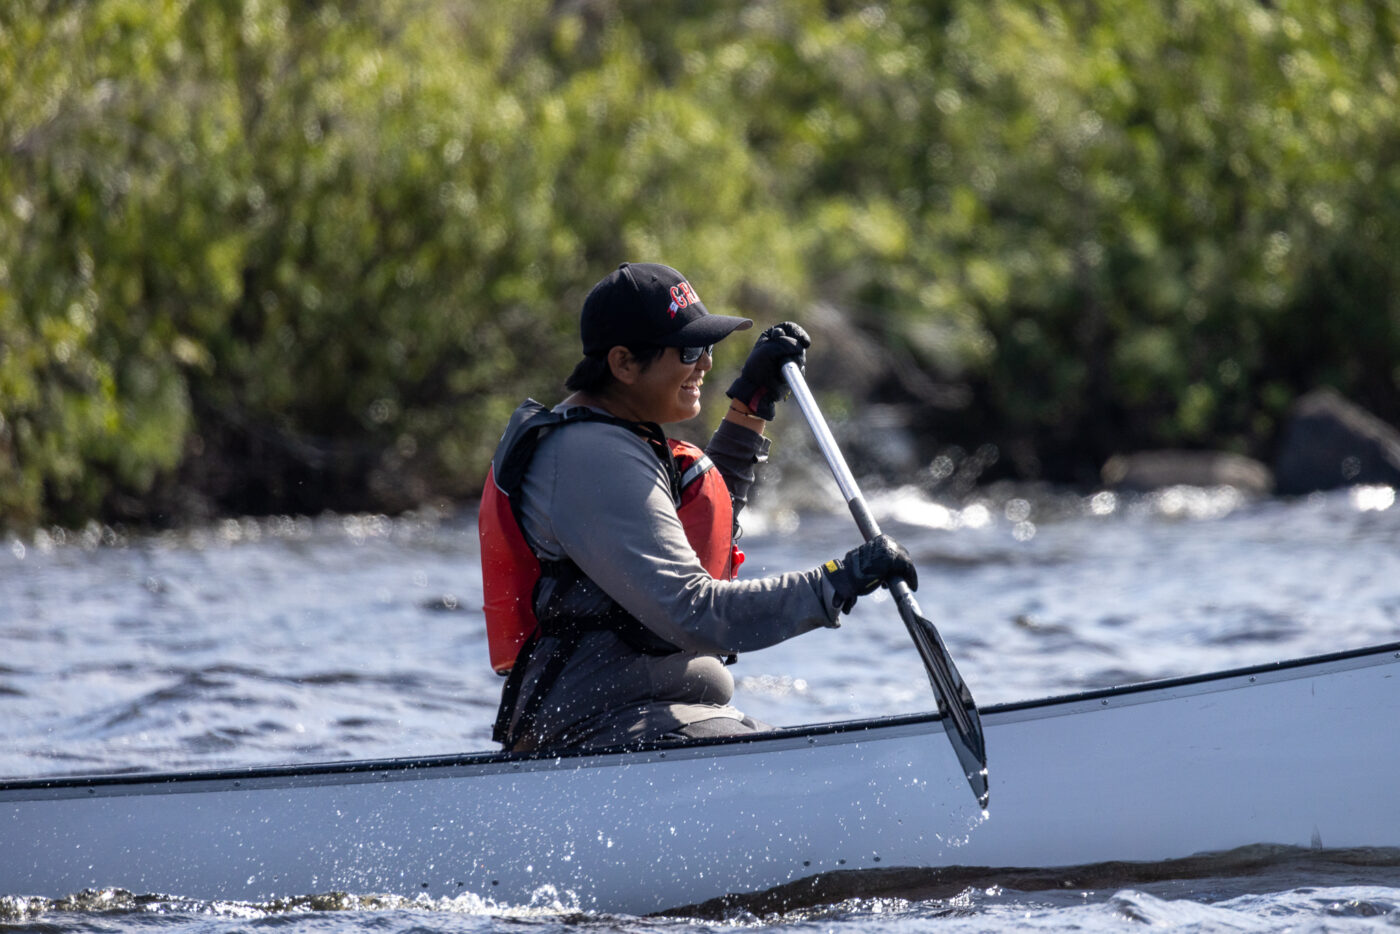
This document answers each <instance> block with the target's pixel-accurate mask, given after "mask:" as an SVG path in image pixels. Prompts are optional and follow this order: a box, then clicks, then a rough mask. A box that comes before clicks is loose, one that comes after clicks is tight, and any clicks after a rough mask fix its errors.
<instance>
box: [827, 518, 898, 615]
mask: <svg viewBox="0 0 1400 934" xmlns="http://www.w3.org/2000/svg"><path fill="white" fill-rule="evenodd" d="M822 571H823V573H825V574H826V577H827V580H829V581H831V587H832V590H834V591H835V592H836V608H837V609H839V610H840V611H841V612H842V613H849V612H851V607H853V606H855V605H856V598H857V597H863V596H865V595H866V594H868V593H870V592H872V591H873V590H874V589H875V588H876V587H879V586H880V585H881V584H888V583H890V582H891V581H894V580H903V581H904V582H905V583H906V584H908V585H909V589H910V590H918V589H919V572H918V571H917V570H916V569H915V568H914V562H913V560H911V559H910V557H909V552H908V551H906V550H905V549H904V546H903V545H901V544H900V543H899V542H897V541H895V540H894V539H892V538H890V537H889V536H888V535H878V536H876V537H875V538H872V539H871V540H870V541H868V542H866V543H865V544H864V545H861V546H860V547H859V548H853V549H851V550H850V551H849V552H847V554H846V557H845V558H841V559H836V558H832V559H831V560H830V561H828V562H827V563H826V564H823V565H822Z"/></svg>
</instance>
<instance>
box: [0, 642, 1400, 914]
mask: <svg viewBox="0 0 1400 934" xmlns="http://www.w3.org/2000/svg"><path fill="white" fill-rule="evenodd" d="M982 721H983V727H984V730H985V735H986V741H987V750H988V758H989V764H990V773H991V795H992V797H991V807H990V817H984V815H983V813H982V812H981V811H980V809H978V808H977V806H976V804H975V802H974V801H973V799H972V796H971V794H969V792H968V790H967V786H966V782H965V781H964V779H963V777H962V773H961V770H960V768H959V766H958V763H957V761H956V759H955V758H954V756H953V753H952V751H951V748H950V746H949V744H948V743H947V742H946V739H945V738H944V737H943V736H942V735H940V734H941V733H942V730H943V727H942V724H941V722H940V721H938V720H937V719H935V718H930V717H903V718H885V719H880V720H871V721H858V722H853V723H845V724H832V725H827V726H821V727H810V728H803V729H796V730H787V731H780V732H779V733H777V734H773V735H771V736H766V737H763V738H750V739H745V740H740V741H719V742H707V743H698V744H693V745H687V746H683V747H672V748H668V749H659V748H658V749H653V750H649V751H640V752H628V753H613V754H594V755H570V756H564V757H560V758H552V757H551V758H537V757H534V758H532V757H519V756H507V755H478V756H463V757H441V758H433V759H424V760H414V761H407V760H386V761H383V762H359V763H340V764H327V765H319V766H308V767H301V768H286V769H246V770H238V771H227V772H205V773H184V774H179V775H165V776H110V777H93V778H75V779H55V780H51V781H41V780H31V781H22V782H9V783H5V784H0V839H4V840H5V841H6V844H5V848H4V852H3V853H0V895H5V894H13V895H43V896H49V897H57V896H62V895H66V894H70V893H73V892H77V891H80V890H82V889H85V888H102V887H119V888H124V889H128V890H131V891H134V892H159V893H165V894H172V895H181V896H186V897H192V898H206V899H233V900H259V901H260V900H266V899H269V898H274V897H282V896H289V895H299V894H306V893H313V892H325V891H350V892H357V893H371V892H384V893H397V894H401V895H410V896H411V895H416V894H419V893H422V894H426V895H429V896H432V897H444V896H456V895H466V894H471V895H474V896H477V897H480V898H483V899H487V900H491V901H494V902H497V903H502V904H530V903H532V902H540V901H544V902H555V901H561V902H563V903H564V904H566V905H576V906H578V907H580V908H584V909H590V910H603V911H622V912H628V913H634V914H640V913H646V912H652V911H659V910H664V909H667V908H672V907H675V906H677V905H685V904H694V903H698V902H701V901H705V900H707V899H711V898H715V897H718V896H721V895H725V894H728V893H735V892H757V891H762V890H765V889H768V888H771V887H774V886H777V885H781V884H784V883H788V882H791V881H793V880H796V879H801V878H805V877H808V876H813V875H816V874H819V873H825V872H831V871H837V870H853V869H867V868H893V867H929V868H934V867H946V866H988V867H1053V866H1069V865H1082V864H1086V863H1095V862H1105V861H1110V860H1164V859H1174V858H1180V857H1185V856H1190V855H1192V854H1196V853H1201V852H1207V851H1218V850H1226V849H1232V848H1235V847H1240V846H1246V845H1250V844H1257V843H1277V844H1286V845H1302V846H1307V845H1325V846H1327V847H1361V846H1375V847H1394V846H1400V792H1397V791H1396V786H1395V783H1394V776H1395V775H1396V774H1400V739H1397V734H1396V733H1395V730H1394V724H1395V723H1396V722H1400V646H1387V647H1379V648H1376V649H1370V650H1363V651H1359V652H1353V653H1347V654H1344V655H1338V656H1331V657H1328V658H1320V659H1311V660H1303V661H1300V662H1295V663H1287V664H1280V665H1274V666H1266V667H1261V668H1256V669H1250V670H1242V671H1237V672H1230V673H1223V674H1219V675H1213V676H1206V677H1201V678H1192V679H1180V680H1177V681H1171V682H1160V683H1156V684H1148V685H1138V686H1132V687H1128V688H1123V689H1117V690H1112V691H1101V692H1092V693H1088V694H1082V695H1077V696H1075V697H1069V698H1058V699H1051V700H1046V701H1040V702H1034V703H1026V704H1014V705H1004V706H1000V707H993V708H988V709H985V710H984V711H983V712H982Z"/></svg>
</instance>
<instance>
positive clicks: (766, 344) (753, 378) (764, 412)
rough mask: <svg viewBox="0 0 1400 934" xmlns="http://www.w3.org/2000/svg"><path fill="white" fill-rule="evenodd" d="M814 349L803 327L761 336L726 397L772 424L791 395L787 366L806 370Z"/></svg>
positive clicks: (787, 324) (776, 328) (777, 328)
mask: <svg viewBox="0 0 1400 934" xmlns="http://www.w3.org/2000/svg"><path fill="white" fill-rule="evenodd" d="M810 346H812V339H811V338H810V337H808V336H807V332H806V331H804V330H802V328H801V327H800V326H799V325H796V324H794V323H792V322H791V321H784V322H783V323H782V324H775V325H773V326H772V327H771V328H769V329H768V330H766V331H764V332H763V333H762V334H760V335H759V336H758V340H757V341H756V342H755V343H754V345H753V350H751V351H749V358H748V359H747V360H745V361H744V367H743V369H742V370H740V371H739V376H738V377H737V378H736V379H735V380H734V382H732V383H730V384H729V388H728V389H726V390H725V395H727V396H729V398H731V399H738V400H739V401H740V402H742V403H744V405H747V406H748V407H749V409H750V410H752V411H753V413H754V414H755V415H757V416H758V417H759V418H761V419H763V420H764V421H772V420H773V416H774V415H776V414H777V405H778V402H779V401H780V400H781V399H782V398H783V397H784V396H786V395H787V391H788V385H787V380H785V379H783V364H784V363H787V362H788V361H789V360H792V361H794V362H795V363H796V364H797V365H798V367H805V366H806V365H807V348H808V347H810Z"/></svg>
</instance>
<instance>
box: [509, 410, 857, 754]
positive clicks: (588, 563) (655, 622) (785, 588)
mask: <svg viewBox="0 0 1400 934" xmlns="http://www.w3.org/2000/svg"><path fill="white" fill-rule="evenodd" d="M706 450H707V453H709V454H710V455H711V458H712V459H713V460H715V462H716V464H717V466H719V467H720V468H721V474H722V475H724V476H725V479H726V482H727V483H728V484H729V486H730V490H731V493H732V494H734V495H735V500H736V502H735V506H736V508H737V507H739V506H741V505H742V504H743V502H744V500H745V498H746V494H747V489H748V486H749V485H750V484H751V483H752V478H753V466H752V465H753V464H754V463H756V462H757V461H758V460H759V458H760V456H761V454H762V452H763V451H764V450H766V442H765V441H764V440H763V439H762V437H761V436H760V435H758V434H757V433H756V432H752V431H748V430H747V429H744V428H741V427H739V426H736V425H733V424H731V423H728V422H723V423H721V425H720V429H719V430H718V431H716V432H715V436H714V438H712V439H711V441H710V444H709V446H708V447H707V449H706ZM520 496H521V499H520V511H519V515H520V518H521V526H522V531H523V532H524V533H525V536H526V539H527V540H528V541H529V542H530V545H531V547H532V548H533V549H534V550H535V553H536V554H537V555H538V556H540V557H541V558H543V559H546V560H559V559H562V558H566V557H567V558H569V559H571V560H572V561H573V562H574V563H575V564H577V565H578V567H579V569H580V570H582V571H583V573H584V574H585V575H587V576H588V577H589V578H590V579H591V580H593V581H594V582H595V583H596V584H598V585H599V587H601V588H602V590H603V591H604V592H605V593H606V594H607V595H608V596H610V597H611V598H612V599H614V600H616V601H617V602H618V603H619V604H621V605H622V607H623V608H624V609H625V610H627V612H629V613H630V614H632V615H633V616H634V617H636V618H637V619H638V620H639V621H641V623H642V624H643V625H644V626H646V627H647V628H648V629H649V630H651V631H652V632H654V633H655V634H656V635H658V636H660V637H661V638H662V639H664V640H666V641H667V642H669V643H671V644H672V645H675V646H677V647H678V648H680V649H681V651H680V652H677V653H674V654H670V655H648V654H645V653H642V652H639V651H637V650H636V649H634V648H632V647H631V646H629V645H628V644H627V643H626V642H624V641H623V640H622V639H621V638H619V637H618V636H617V635H616V634H614V633H612V632H609V631H598V632H590V633H588V634H587V635H585V636H584V638H583V641H582V643H581V644H580V646H579V648H578V649H577V650H576V651H575V652H573V654H572V655H571V657H570V659H569V662H568V664H567V665H566V666H565V667H564V670H563V672H562V673H561V674H560V675H559V677H558V679H557V680H556V681H555V683H554V685H553V686H552V687H551V688H549V691H548V694H547V695H546V697H545V698H544V700H543V703H542V705H541V707H540V710H539V712H538V714H537V715H536V719H535V724H534V729H533V730H532V733H531V735H529V736H526V737H524V738H523V740H522V741H521V742H520V743H519V744H518V745H519V746H520V747H523V748H538V747H541V746H545V745H565V744H567V745H571V746H587V747H598V746H605V745H614V744H617V743H624V742H631V741H637V740H644V739H652V738H656V737H658V736H661V735H663V734H665V733H668V732H671V731H673V730H676V729H678V728H680V727H682V726H684V725H686V724H689V723H695V722H699V721H701V720H708V719H713V718H715V717H727V718H732V719H736V720H737V719H740V718H741V717H742V716H743V715H742V714H740V713H739V711H738V710H736V709H735V708H733V707H732V706H729V701H730V699H731V697H732V696H733V693H734V679H733V676H732V675H730V673H729V671H728V670H727V669H726V668H725V666H724V663H723V662H722V661H721V660H720V658H719V656H722V655H728V654H731V653H735V652H747V651H752V650H754V649H761V648H765V647H767V646H770V645H775V644H777V643H779V642H782V641H783V640H785V639H790V638H792V637H793V636H796V635H800V634H802V633H804V632H809V631H811V630H812V629H816V628H819V627H826V626H834V625H835V624H836V617H837V611H836V609H835V606H834V604H833V600H832V596H831V592H830V586H829V585H827V584H826V583H825V578H824V575H823V574H822V573H821V571H820V569H813V570H811V571H807V572H804V573H788V574H781V575H777V576H773V577H764V578H758V579H754V580H734V581H720V580H715V579H714V578H712V577H711V576H710V575H709V573H708V572H706V571H705V569H704V568H703V567H701V565H700V560H699V559H698V558H697V557H696V555H695V551H694V549H692V548H691V546H690V543H689V541H688V540H687V539H686V535H685V529H684V527H683V526H682V525H681V520H680V518H679V516H677V514H676V508H675V505H674V503H673V502H672V500H671V488H670V483H669V480H668V477H667V475H666V471H665V469H664V468H663V466H662V465H661V463H660V461H659V460H658V459H657V457H656V454H655V453H654V452H653V451H652V450H651V448H650V446H649V445H648V443H647V442H646V441H645V440H644V439H642V438H641V437H639V436H638V435H637V434H635V433H634V432H632V431H629V430H628V429H626V428H624V427H621V426H618V425H612V424H607V423H602V422H580V423H576V424H572V425H569V426H567V427H564V428H561V429H555V430H553V431H550V432H548V433H547V434H546V435H545V436H544V437H543V438H542V439H541V441H540V443H539V447H538V449H537V450H536V452H535V455H534V458H533V460H532V461H531V463H530V467H529V470H528V471H527V472H526V475H525V481H524V484H523V487H522V490H521V494H520ZM552 641H553V640H552V639H549V638H545V639H544V640H542V641H541V644H540V647H539V649H537V650H536V652H535V653H533V655H532V657H531V660H530V663H529V664H528V665H527V668H526V671H525V674H524V679H523V682H522V685H521V693H520V697H521V698H522V699H523V698H526V697H529V696H530V695H531V694H532V693H533V691H534V685H535V681H536V679H537V678H538V676H539V672H540V669H541V668H543V666H544V659H546V658H547V657H548V655H549V654H550V650H551V649H552V648H553V646H551V645H550V643H551V642H552ZM521 706H523V704H521V703H517V709H516V718H518V715H519V710H520V708H521ZM513 719H515V718H513Z"/></svg>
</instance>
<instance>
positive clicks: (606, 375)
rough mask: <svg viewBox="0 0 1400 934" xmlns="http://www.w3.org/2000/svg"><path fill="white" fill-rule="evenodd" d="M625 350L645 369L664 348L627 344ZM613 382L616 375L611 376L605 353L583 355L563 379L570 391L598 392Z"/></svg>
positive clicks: (654, 345) (663, 351) (651, 345)
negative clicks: (591, 355)
mask: <svg viewBox="0 0 1400 934" xmlns="http://www.w3.org/2000/svg"><path fill="white" fill-rule="evenodd" d="M627 352H628V353H630V354H631V355H632V357H633V358H634V359H635V360H636V361H637V362H638V363H640V364H641V365H642V369H643V370H645V369H646V368H647V367H649V366H651V365H652V364H653V363H655V362H656V360H657V358H658V357H660V356H661V355H662V354H663V353H665V352H666V348H665V347H658V346H657V345H656V344H639V345H638V346H636V347H630V346H629V347H628V348H627ZM615 382H617V377H616V376H613V374H612V367H611V366H609V365H608V358H607V356H606V355H604V356H601V357H584V358H583V359H582V360H580V361H579V362H578V364H577V365H575V366H574V371H573V372H572V373H570V374H569V378H568V379H566V380H564V388H565V389H568V390H570V391H571V392H589V393H598V392H602V391H603V390H604V389H607V388H608V387H609V386H611V385H612V384H613V383H615Z"/></svg>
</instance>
